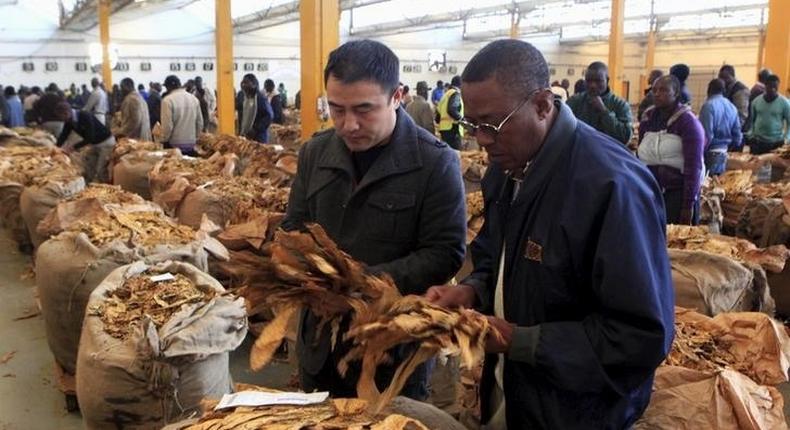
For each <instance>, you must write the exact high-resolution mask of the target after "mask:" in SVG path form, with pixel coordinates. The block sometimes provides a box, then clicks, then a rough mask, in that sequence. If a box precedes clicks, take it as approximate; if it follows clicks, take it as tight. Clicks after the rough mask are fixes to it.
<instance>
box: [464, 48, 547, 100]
mask: <svg viewBox="0 0 790 430" xmlns="http://www.w3.org/2000/svg"><path fill="white" fill-rule="evenodd" d="M492 76H493V77H494V79H496V81H497V83H499V84H500V85H502V86H503V87H505V88H507V89H508V91H509V92H518V94H519V96H526V95H527V94H529V93H530V92H532V91H535V90H537V89H541V88H548V87H549V65H548V64H547V63H546V59H545V58H543V54H541V53H540V51H539V50H538V49H537V48H535V47H534V46H532V45H531V44H529V43H527V42H524V41H521V40H515V39H504V40H497V41H494V42H491V43H489V44H488V45H486V46H485V47H484V48H483V49H481V50H480V51H479V52H478V53H477V54H475V55H474V57H472V59H471V60H469V64H467V65H466V68H465V69H464V72H463V74H462V75H461V80H462V81H463V82H482V81H485V80H486V79H488V78H490V77H492Z"/></svg>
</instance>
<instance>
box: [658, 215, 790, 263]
mask: <svg viewBox="0 0 790 430" xmlns="http://www.w3.org/2000/svg"><path fill="white" fill-rule="evenodd" d="M667 247H668V248H671V249H683V250H687V251H704V252H708V253H710V254H716V255H721V256H724V257H728V258H732V259H734V260H737V261H740V262H748V263H753V264H757V265H759V266H760V267H762V268H764V269H765V270H767V271H770V272H774V273H780V272H782V270H784V267H785V263H786V261H787V259H788V258H790V251H789V250H788V249H787V248H786V247H785V246H784V245H774V246H770V247H768V248H758V247H757V246H756V245H754V244H753V243H751V242H749V241H748V240H746V239H740V238H735V237H731V236H723V235H718V234H711V233H709V232H708V230H707V229H706V228H705V227H692V226H683V225H669V226H667Z"/></svg>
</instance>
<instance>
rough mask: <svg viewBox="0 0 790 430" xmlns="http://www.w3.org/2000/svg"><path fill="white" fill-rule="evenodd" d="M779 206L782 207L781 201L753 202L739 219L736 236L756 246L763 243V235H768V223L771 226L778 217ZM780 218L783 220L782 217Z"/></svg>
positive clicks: (763, 200)
mask: <svg viewBox="0 0 790 430" xmlns="http://www.w3.org/2000/svg"><path fill="white" fill-rule="evenodd" d="M777 206H782V200H781V199H754V200H751V201H750V202H749V203H748V204H747V205H746V207H745V208H744V209H743V211H742V212H741V214H740V216H739V217H738V224H737V225H736V227H735V235H736V236H737V237H741V238H744V239H748V240H749V241H751V242H752V243H755V244H761V243H763V235H764V234H765V233H766V222H768V223H769V224H770V223H772V222H773V221H774V219H775V217H776V216H777V214H776V213H775V209H776V208H777ZM772 212H773V214H772ZM779 218H781V215H780V216H779ZM772 245H778V244H772Z"/></svg>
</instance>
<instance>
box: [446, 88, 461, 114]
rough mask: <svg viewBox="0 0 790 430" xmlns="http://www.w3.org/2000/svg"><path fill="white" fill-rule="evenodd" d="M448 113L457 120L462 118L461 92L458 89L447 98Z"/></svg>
mask: <svg viewBox="0 0 790 430" xmlns="http://www.w3.org/2000/svg"><path fill="white" fill-rule="evenodd" d="M447 115H450V118H452V119H454V120H456V121H458V120H460V119H461V93H459V92H457V91H456V92H455V93H453V95H452V96H450V100H447Z"/></svg>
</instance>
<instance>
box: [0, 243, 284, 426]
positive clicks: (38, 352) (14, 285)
mask: <svg viewBox="0 0 790 430" xmlns="http://www.w3.org/2000/svg"><path fill="white" fill-rule="evenodd" d="M30 261H31V260H30V257H29V256H26V255H22V254H20V253H19V252H18V251H17V247H16V243H15V242H14V241H13V240H11V239H10V237H9V235H8V232H7V231H6V230H2V229H0V430H55V429H57V430H74V429H82V428H83V427H82V418H81V417H80V414H79V413H78V412H77V413H68V412H66V408H65V401H64V396H63V394H62V393H61V392H60V391H58V389H57V387H56V385H55V384H54V382H53V381H54V380H55V375H54V370H53V363H54V359H53V357H52V354H51V353H50V351H49V347H48V346H47V338H46V334H45V332H44V320H43V319H42V317H41V315H37V316H35V317H32V318H27V319H22V320H16V321H15V318H19V317H22V316H25V315H29V314H30V313H34V312H36V311H37V307H36V304H35V299H34V297H33V294H34V291H35V290H34V286H35V281H34V280H33V279H32V278H28V277H27V276H26V275H25V272H26V271H28V268H32V265H31V263H30ZM30 275H32V272H31V274H30ZM250 345H251V339H250V338H249V336H248V338H247V341H246V342H245V343H244V344H243V345H242V347H240V348H239V349H238V350H237V351H235V352H234V353H233V354H232V355H231V374H232V375H233V378H234V381H236V382H245V383H249V384H258V385H264V386H267V387H271V388H280V389H285V388H286V387H287V384H288V382H289V380H290V377H291V367H290V366H289V365H287V364H285V363H279V362H275V363H273V364H271V365H269V366H268V367H266V368H265V369H264V370H263V371H261V372H258V373H252V372H251V371H250V370H249V361H248V354H249V348H250ZM12 352H13V353H14V355H13V357H12V358H11V359H9V360H8V361H7V362H6V363H2V361H3V357H4V356H6V354H8V353H12Z"/></svg>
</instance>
